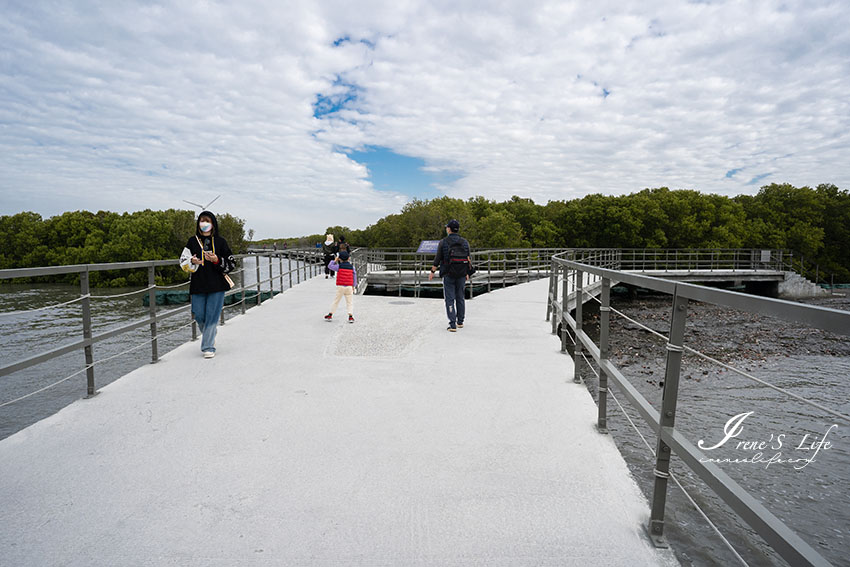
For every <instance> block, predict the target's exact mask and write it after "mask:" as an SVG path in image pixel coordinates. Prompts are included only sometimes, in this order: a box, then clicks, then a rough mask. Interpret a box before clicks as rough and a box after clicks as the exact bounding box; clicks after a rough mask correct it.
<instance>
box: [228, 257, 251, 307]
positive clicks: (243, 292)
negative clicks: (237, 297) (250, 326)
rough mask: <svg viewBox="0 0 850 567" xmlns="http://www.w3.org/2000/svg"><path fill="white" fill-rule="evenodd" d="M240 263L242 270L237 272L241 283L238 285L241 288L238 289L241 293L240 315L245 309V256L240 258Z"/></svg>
mask: <svg viewBox="0 0 850 567" xmlns="http://www.w3.org/2000/svg"><path fill="white" fill-rule="evenodd" d="M240 263H241V264H242V271H241V272H239V276H240V278H239V283H240V284H241V285H240V286H239V287H241V288H242V289H241V290H240V291H239V293H240V294H242V315H244V314H245V309H246V307H245V258H242V259H241V261H240ZM222 311H223V309H222Z"/></svg>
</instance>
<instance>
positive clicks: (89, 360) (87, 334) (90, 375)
mask: <svg viewBox="0 0 850 567" xmlns="http://www.w3.org/2000/svg"><path fill="white" fill-rule="evenodd" d="M89 291H90V290H89V270H88V268H86V270H85V271H84V272H80V295H82V296H83V301H82V302H81V303H82V308H83V338H84V339H86V340H88V341H91V299H90V297H89ZM83 352H84V353H85V357H86V385H87V388H86V398H92V397H94V396H96V395H97V392H96V391H95V389H94V366H93V364H94V355H93V353H92V345H91V343H89V344H87V345H86V346H85V347H83Z"/></svg>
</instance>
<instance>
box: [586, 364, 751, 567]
mask: <svg viewBox="0 0 850 567" xmlns="http://www.w3.org/2000/svg"><path fill="white" fill-rule="evenodd" d="M581 356H582V358H584V361H585V363H587V367H588V368H590V371H591V372H592V373H593V374H594V375H595V376H596V379H597V380H599V379H600V377H599V373H598V372H597V371H596V369H595V368H593V365H592V364H590V361H589V360H588V359H587V356H585V354H584V353H582V355H581ZM608 394H609V395H610V396H611V398H613V399H614V402H615V403H616V404H617V407H619V408H620V411H621V412H622V414H623V416H624V417H625V418H626V420H627V421H628V422H629V424H631V426H632V429H634V430H635V433H637V434H638V437H640V439H641V441H643V444H644V445H646V448H647V449H649V452H650V453H652V456H653V458H654V457H655V456H656V452H655V449H653V448H652V445H650V444H649V441H647V440H646V437H644V435H643V433H641V431H640V429H638V426H637V424H635V422H634V421H633V420H632V418H631V416H629V414H628V412H626V408H624V407H623V405H622V404H621V403H620V400H618V399H617V396H615V395H614V392H613V391H612V390H611V387H610V386H609V387H608ZM668 476H669V477H670V478H672V479H673V481H674V482H675V483H676V486H678V487H679V489H680V490H681V491H682V493H683V494H684V495H685V497H686V498H687V499H688V501H689V502H690V503H691V505H692V506H693V507H694V509H696V511H697V512H699V514H700V516H702V517H703V519H704V520H705V521H706V522H707V523H708V525H709V526H710V527H711V529H712V530H714V533H716V534H717V536H718V537H719V538H720V539H721V540H722V541H723V543H724V544H726V547H728V548H729V551H731V552H732V554H733V555H734V556H735V557H736V558H737V559H738V561H740V562H741V565H744V566H745V567H749V563H747V562H746V561H745V560H744V558H743V557H741V555H740V554H739V553H738V552H737V551H736V550H735V548H734V547H733V546H732V544H731V543H730V542H729V540H728V539H726V537H725V536H724V535H723V534H722V533H721V532H720V529H719V528H718V527H717V526H716V525H715V524H714V522H712V521H711V518H709V517H708V516H707V515H706V513H705V512H704V511H703V509H702V508H700V505H699V504H697V503H696V501H694V499H693V498H692V497H691V495H690V493H688V491H687V490H686V489H685V487H684V486H682V483H681V482H679V479H678V478H676V475H674V474H673V473H672V472H670V473H668Z"/></svg>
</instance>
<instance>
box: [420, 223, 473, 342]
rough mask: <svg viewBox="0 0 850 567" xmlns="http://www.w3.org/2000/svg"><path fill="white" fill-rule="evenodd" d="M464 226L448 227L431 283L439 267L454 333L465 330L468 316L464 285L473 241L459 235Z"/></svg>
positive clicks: (450, 327) (450, 323)
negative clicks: (470, 244) (459, 329)
mask: <svg viewBox="0 0 850 567" xmlns="http://www.w3.org/2000/svg"><path fill="white" fill-rule="evenodd" d="M459 230H460V223H459V222H457V221H456V220H450V221H449V222H448V223H447V224H446V237H445V238H444V239H442V240H441V241H440V246H439V247H438V248H437V255H436V256H434V262H433V265H432V266H431V273H430V274H429V275H428V281H431V280H433V279H434V273H435V272H436V271H437V268H439V270H440V277H441V278H443V295H444V297H445V299H446V314H447V315H448V316H449V326H448V328H447V329H446V330H447V331H450V332H452V333H455V332H457V330H458V328H463V319H464V316H465V315H466V301H465V297H464V286H465V285H466V278H467V276H468V275H469V274H470V262H469V242H467V240H466V239H465V238H461V236H460V235H459V234H458V231H459Z"/></svg>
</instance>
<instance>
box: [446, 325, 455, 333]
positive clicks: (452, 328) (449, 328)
mask: <svg viewBox="0 0 850 567" xmlns="http://www.w3.org/2000/svg"><path fill="white" fill-rule="evenodd" d="M446 330H447V331H448V332H450V333H457V327H452V326H451V325H449V326H448V327H446Z"/></svg>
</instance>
